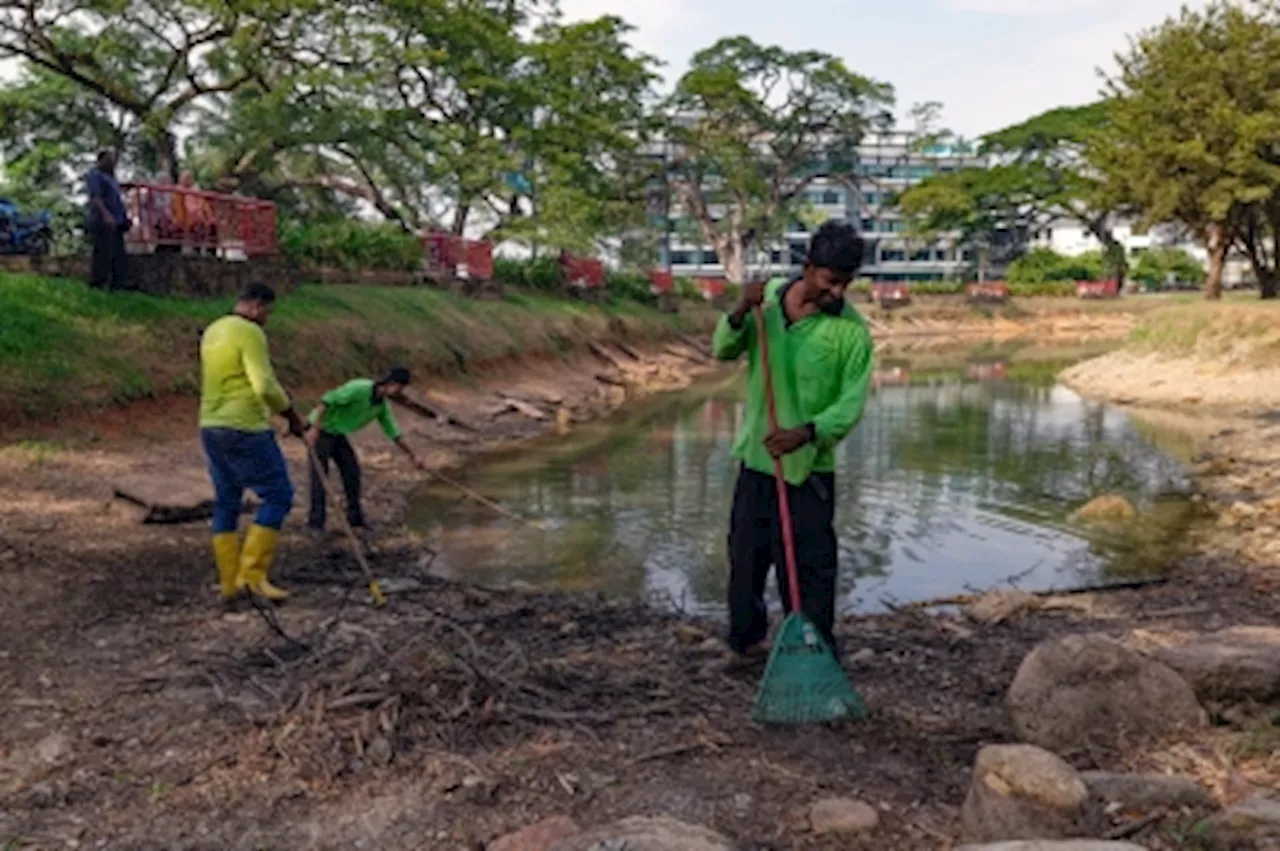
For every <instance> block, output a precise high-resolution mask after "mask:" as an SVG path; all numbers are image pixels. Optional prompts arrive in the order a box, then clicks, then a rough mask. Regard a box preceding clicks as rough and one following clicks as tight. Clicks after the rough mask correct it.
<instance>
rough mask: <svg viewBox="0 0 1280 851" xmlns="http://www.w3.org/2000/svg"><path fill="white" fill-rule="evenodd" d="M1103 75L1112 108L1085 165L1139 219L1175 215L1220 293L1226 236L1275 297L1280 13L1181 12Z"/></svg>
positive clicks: (1265, 9)
mask: <svg viewBox="0 0 1280 851" xmlns="http://www.w3.org/2000/svg"><path fill="white" fill-rule="evenodd" d="M1117 62H1118V63H1119V66H1120V70H1119V73H1118V74H1116V75H1115V76H1114V77H1112V78H1111V79H1110V80H1109V81H1108V86H1109V88H1110V91H1111V94H1112V96H1113V101H1114V102H1113V105H1112V109H1111V120H1110V123H1109V125H1108V127H1107V128H1106V130H1105V132H1104V133H1103V134H1101V135H1100V136H1099V138H1098V139H1097V141H1096V143H1095V144H1094V146H1093V147H1092V149H1091V152H1090V160H1091V162H1092V163H1093V164H1094V165H1095V166H1096V167H1097V169H1098V170H1099V172H1100V173H1101V175H1102V177H1103V179H1104V183H1103V185H1104V188H1105V191H1106V193H1107V194H1108V196H1109V197H1110V198H1111V199H1112V200H1113V201H1115V202H1117V203H1125V204H1131V205H1133V206H1134V207H1136V208H1137V209H1138V210H1139V211H1140V212H1141V214H1142V219H1143V221H1144V222H1145V223H1147V224H1153V223H1159V222H1168V221H1177V222H1180V223H1182V224H1184V225H1186V226H1187V227H1188V228H1189V229H1190V230H1192V231H1193V232H1194V233H1195V234H1196V235H1197V236H1198V237H1199V238H1200V239H1201V240H1203V242H1204V244H1205V246H1206V247H1207V248H1208V251H1209V272H1208V278H1207V280H1206V283H1205V297H1206V298H1210V299H1216V298H1220V297H1221V295H1222V273H1223V267H1224V264H1225V261H1226V257H1227V252H1228V250H1229V248H1230V246H1231V244H1232V242H1238V243H1239V244H1240V245H1241V246H1242V247H1243V248H1244V250H1245V252H1246V254H1247V255H1248V256H1249V259H1250V261H1251V262H1252V264H1253V268H1254V272H1255V274H1256V275H1257V278H1258V282H1259V284H1260V287H1261V290H1262V296H1263V298H1274V297H1275V296H1276V283H1277V275H1276V256H1275V250H1274V246H1275V236H1276V234H1277V232H1278V228H1280V111H1277V109H1276V104H1277V103H1278V102H1280V15H1278V14H1277V7H1276V4H1275V3H1273V2H1270V0H1264V2H1253V3H1250V4H1247V5H1246V4H1239V3H1235V2H1214V3H1211V4H1210V5H1209V6H1208V7H1206V8H1205V9H1204V10H1202V11H1191V10H1188V9H1184V10H1183V11H1182V13H1181V14H1180V15H1179V16H1178V17H1176V18H1171V19H1169V20H1168V21H1166V22H1165V23H1164V24H1162V25H1161V26H1159V27H1156V28H1154V29H1152V30H1149V31H1147V32H1145V33H1143V34H1141V35H1140V36H1138V37H1137V38H1136V39H1134V41H1133V43H1132V45H1131V47H1130V50H1129V52H1128V53H1126V54H1123V55H1121V56H1118V57H1117Z"/></svg>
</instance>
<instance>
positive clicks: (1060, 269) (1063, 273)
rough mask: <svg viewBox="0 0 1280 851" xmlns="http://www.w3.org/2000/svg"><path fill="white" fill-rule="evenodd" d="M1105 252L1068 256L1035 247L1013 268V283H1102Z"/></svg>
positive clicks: (1011, 273)
mask: <svg viewBox="0 0 1280 851" xmlns="http://www.w3.org/2000/svg"><path fill="white" fill-rule="evenodd" d="M1102 269H1103V261H1102V252H1100V251H1089V252H1086V253H1084V254H1081V255H1080V256H1078V257H1066V256H1063V255H1061V254H1058V253H1057V252H1055V251H1053V250H1052V249H1049V248H1035V249H1032V250H1031V251H1028V252H1027V253H1026V254H1024V255H1023V256H1022V257H1019V258H1018V259H1017V260H1015V261H1014V262H1013V263H1011V264H1010V265H1009V273H1008V275H1007V277H1008V280H1009V283H1011V284H1043V283H1046V282H1049V281H1069V282H1072V283H1074V282H1075V281H1098V280H1101V279H1102Z"/></svg>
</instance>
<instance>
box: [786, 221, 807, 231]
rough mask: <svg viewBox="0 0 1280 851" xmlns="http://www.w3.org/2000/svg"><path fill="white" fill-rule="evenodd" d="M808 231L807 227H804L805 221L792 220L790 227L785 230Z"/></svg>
mask: <svg viewBox="0 0 1280 851" xmlns="http://www.w3.org/2000/svg"><path fill="white" fill-rule="evenodd" d="M808 232H809V228H808V227H806V226H805V223H804V222H801V221H794V222H792V223H791V229H790V230H788V231H787V233H808Z"/></svg>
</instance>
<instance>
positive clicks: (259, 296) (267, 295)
mask: <svg viewBox="0 0 1280 851" xmlns="http://www.w3.org/2000/svg"><path fill="white" fill-rule="evenodd" d="M236 300H237V301H258V302H261V303H263V304H274V303H275V300H276V291H275V290H273V289H271V287H269V286H267V285H266V284H263V283H259V282H257V281H254V282H253V283H250V284H245V286H244V289H242V290H240V295H239V296H238V297H237V298H236Z"/></svg>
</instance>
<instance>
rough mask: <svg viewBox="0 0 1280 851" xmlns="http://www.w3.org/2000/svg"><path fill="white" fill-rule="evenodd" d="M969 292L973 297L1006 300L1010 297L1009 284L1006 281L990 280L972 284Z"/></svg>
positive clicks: (970, 296)
mask: <svg viewBox="0 0 1280 851" xmlns="http://www.w3.org/2000/svg"><path fill="white" fill-rule="evenodd" d="M967 293H968V296H969V298H972V299H990V300H993V301H1004V300H1005V299H1007V298H1009V285H1008V284H1006V283H1005V282H1004V281H988V282H986V283H983V284H970V285H969V287H968V289H967Z"/></svg>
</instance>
